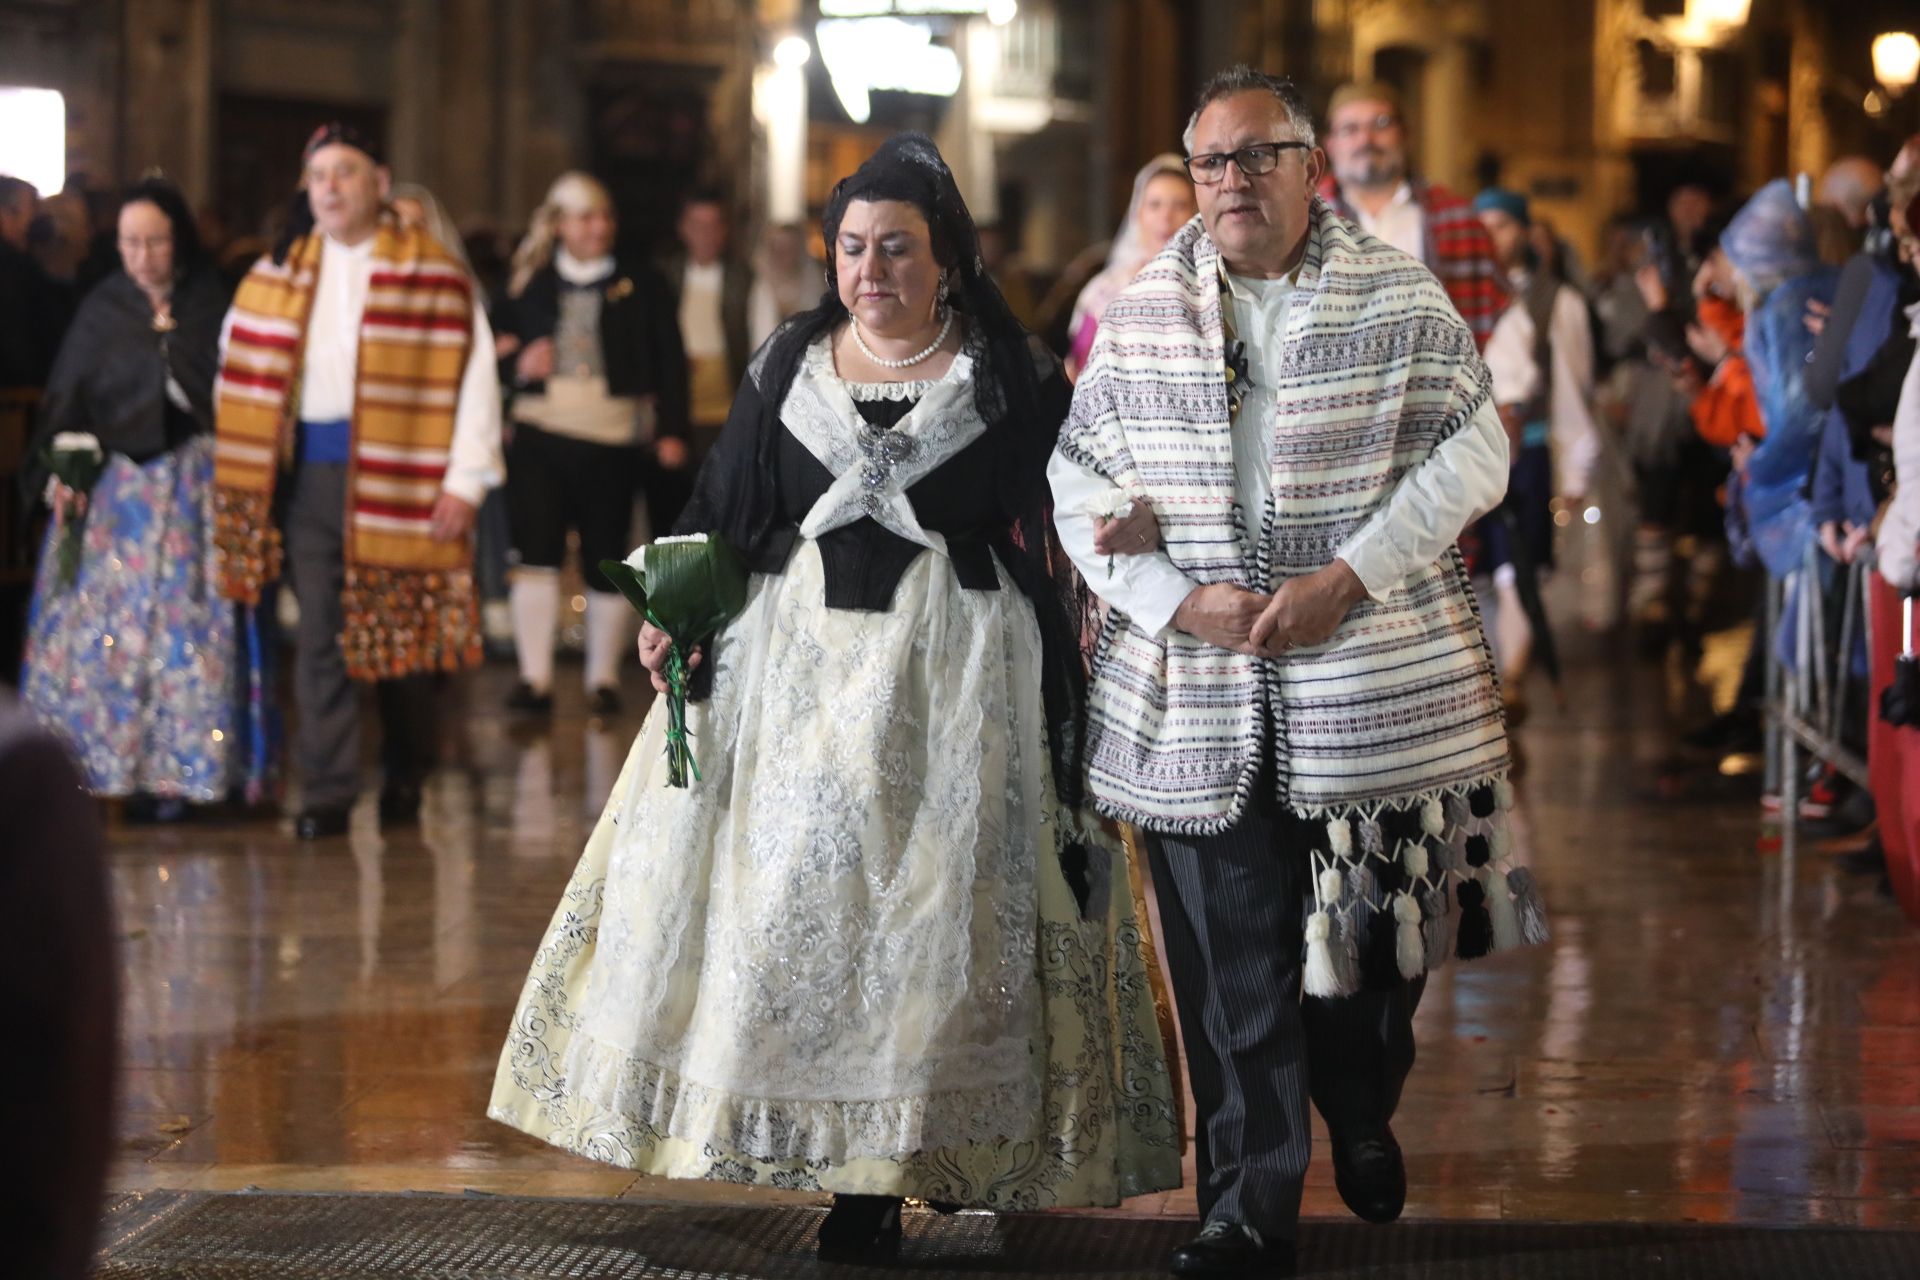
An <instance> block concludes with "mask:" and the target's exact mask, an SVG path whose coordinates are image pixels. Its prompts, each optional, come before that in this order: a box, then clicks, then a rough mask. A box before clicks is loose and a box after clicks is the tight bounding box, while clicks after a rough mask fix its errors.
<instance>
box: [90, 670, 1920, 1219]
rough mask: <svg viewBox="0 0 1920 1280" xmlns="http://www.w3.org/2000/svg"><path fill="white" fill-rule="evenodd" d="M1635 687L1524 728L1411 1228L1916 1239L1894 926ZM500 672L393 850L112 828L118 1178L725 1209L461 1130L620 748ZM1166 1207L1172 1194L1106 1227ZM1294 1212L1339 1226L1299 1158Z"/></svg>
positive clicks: (1912, 1083) (245, 831)
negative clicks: (515, 708) (1708, 766)
mask: <svg viewBox="0 0 1920 1280" xmlns="http://www.w3.org/2000/svg"><path fill="white" fill-rule="evenodd" d="M1630 677H1631V678H1630ZM1658 680H1659V677H1658V675H1657V673H1656V672H1654V671H1653V670H1651V669H1645V670H1641V671H1636V672H1632V673H1629V672H1627V671H1624V670H1607V669H1603V668H1596V667H1588V668H1586V669H1584V670H1582V671H1579V672H1578V673H1576V674H1575V676H1574V678H1573V681H1572V685H1571V690H1570V692H1571V695H1572V696H1571V700H1570V706H1571V710H1569V711H1567V712H1564V713H1562V712H1556V711H1554V710H1552V709H1551V708H1548V707H1544V706H1543V707H1537V708H1536V709H1535V712H1534V715H1533V719H1532V720H1531V721H1530V723H1529V724H1528V726H1527V728H1526V729H1525V731H1524V732H1525V735H1526V740H1527V746H1528V749H1529V758H1530V772H1529V774H1528V776H1527V777H1526V779H1525V780H1524V781H1523V782H1522V783H1521V785H1520V787H1519V792H1520V796H1521V803H1522V816H1523V817H1524V819H1525V823H1524V830H1523V831H1522V832H1521V840H1522V845H1521V847H1522V849H1523V851H1525V853H1526V854H1527V855H1529V856H1530V858H1531V861H1532V862H1533V865H1534V867H1535V869H1536V874H1537V875H1538V877H1539V880H1540V882H1541V885H1542V888H1543V890H1544V892H1545V893H1546V895H1547V899H1548V902H1549V905H1550V907H1551V909H1552V911H1553V919H1554V925H1555V935H1554V939H1553V942H1552V943H1551V944H1550V945H1549V946H1548V947H1545V948H1541V949H1537V950H1535V951H1532V952H1527V953H1521V954H1517V955H1512V956H1506V957H1496V958H1493V959H1491V960H1486V961H1480V962H1476V963H1474V964H1471V965H1466V966H1460V965H1454V966H1449V967H1448V968H1447V969H1446V970H1445V971H1444V972H1443V973H1441V974H1440V975H1439V976H1437V977H1436V979H1435V980H1434V981H1433V983H1432V984H1431V986H1430V987H1429V988H1428V993H1427V997H1426V1000H1425V1002H1424V1003H1423V1005H1422V1007H1421V1011H1420V1017H1419V1023H1418V1027H1419V1036H1420V1063H1419V1065H1418V1066H1417V1067H1416V1069H1415V1072H1414V1075H1413V1078H1412V1080H1411V1081H1410V1082H1409V1087H1408V1092H1407V1097H1406V1101H1405V1103H1404V1104H1403V1107H1402V1110H1401V1114H1400V1117H1399V1119H1398V1120H1397V1122H1396V1125H1395V1128H1396V1132H1397V1133H1398V1134H1399V1136H1400V1140H1401V1142H1402V1144H1403V1145H1404V1147H1405V1149H1406V1152H1407V1158H1408V1168H1409V1175H1410V1181H1411V1194H1410V1196H1409V1203H1408V1213H1409V1215H1410V1216H1415V1217H1453V1218H1463V1217H1471V1218H1499V1217H1506V1218H1523V1219H1563V1220H1618V1219H1635V1220H1657V1221H1677V1220H1701V1221H1716V1222H1717V1221H1747V1222H1774V1223H1796V1222H1820V1223H1834V1224H1860V1225H1869V1226H1895V1225H1900V1226H1916V1225H1920V1204H1917V1203H1916V1202H1915V1201H1914V1200H1913V1199H1912V1198H1911V1197H1912V1195H1913V1191H1914V1188H1915V1187H1916V1185H1920V932H1916V931H1914V930H1912V929H1910V928H1909V927H1908V926H1907V925H1906V924H1905V923H1904V922H1903V921H1902V919H1901V918H1900V916H1899V914H1898V912H1897V911H1896V910H1895V909H1894V907H1893V906H1892V904H1891V903H1890V902H1889V901H1888V900H1886V899H1884V898H1880V897H1877V896H1876V895H1875V894H1874V892H1873V888H1872V885H1871V884H1870V883H1868V882H1865V881H1862V880H1859V879H1857V878H1852V877H1848V876H1845V875H1843V874H1842V873H1840V872H1839V871H1837V870H1836V869H1835V868H1834V867H1832V866H1831V865H1830V864H1829V863H1827V862H1825V861H1824V860H1822V859H1821V858H1819V857H1818V856H1817V855H1814V854H1811V853H1804V852H1803V853H1802V854H1801V855H1800V858H1799V861H1798V864H1797V865H1796V866H1793V867H1791V868H1788V867H1783V866H1782V864H1781V862H1780V859H1779V857H1778V856H1777V854H1773V853H1767V852H1761V851H1758V850H1757V844H1756V837H1757V835H1758V834H1759V828H1758V814H1759V811H1758V807H1757V805H1756V804H1755V803H1754V801H1753V799H1752V798H1751V795H1750V791H1751V784H1750V783H1744V782H1737V781H1732V782H1729V781H1707V782H1705V783H1703V784H1702V787H1701V788H1700V789H1698V790H1697V792H1696V794H1694V795H1693V796H1692V797H1691V798H1689V799H1687V800H1685V801H1680V802H1676V801H1673V800H1670V799H1662V798H1658V797H1657V796H1656V788H1655V787H1654V786H1653V785H1652V772H1653V765H1654V764H1655V762H1657V761H1659V760H1661V759H1663V758H1665V757H1666V755H1667V754H1668V753H1669V751H1670V736H1671V735H1670V734H1668V732H1667V731H1666V730H1665V729H1664V727H1663V726H1662V725H1661V724H1660V722H1659V712H1658V698H1659V688H1658ZM509 683H510V676H509V674H508V673H507V671H506V670H504V669H502V668H497V667H496V668H489V669H488V670H486V671H485V672H483V673H481V674H480V675H479V676H477V677H475V678H474V679H472V680H471V681H469V682H468V683H467V685H466V686H465V687H464V688H463V689H461V690H459V691H458V694H457V696H460V698H461V701H462V702H463V703H464V704H465V708H466V710H465V713H464V714H450V715H449V716H448V723H449V724H456V725H460V726H461V729H460V732H459V740H458V741H457V742H453V743H449V744H448V751H449V766H448V767H447V768H446V769H444V770H442V771H441V772H440V773H439V774H438V775H436V777H435V779H434V781H433V783H432V785H431V788H430V791H429V795H428V799H427V803H426V808H425V816H424V822H423V824H422V827H421V828H420V830H418V831H417V832H406V833H402V834H392V833H389V834H387V835H385V836H383V835H382V834H381V833H380V832H379V831H378V830H377V829H376V827H375V824H374V821H373V817H374V815H373V813H372V811H371V804H370V803H368V804H366V805H363V808H362V811H361V812H360V813H358V814H356V818H355V827H354V830H353V833H352V835H351V837H350V838H349V839H347V840H344V841H335V842H332V843H328V844H320V845H300V844H298V843H296V842H295V841H294V840H293V839H292V838H291V835H290V834H289V832H288V830H287V828H286V825H285V824H284V823H281V824H271V823H264V822H262V823H252V824H244V823H236V824H231V825H213V824H193V825H184V826H180V827H175V828H164V829H157V830H156V829H153V828H117V829H116V831H115V833H114V858H113V873H114V880H115V886H116V891H117V902H118V909H119V912H120V929H121V933H122V936H123V938H124V941H123V944H122V945H123V968H124V982H125V1005H126V1007H125V1018H124V1021H125V1035H124V1057H123V1069H122V1072H121V1078H120V1080H121V1117H120V1124H121V1134H122V1139H121V1141H122V1146H121V1152H120V1157H119V1161H118V1163H117V1165H116V1168H115V1171H114V1176H113V1179H112V1181H113V1184H114V1186H115V1187H117V1188H119V1189H138V1188H142V1187H153V1186H164V1187H183V1188H199V1189H220V1188H233V1187H241V1186H248V1185H258V1186H261V1187H268V1188H279V1189H288V1190H319V1189H328V1190H376V1189H378V1190H400V1189H418V1190H452V1189H459V1188H475V1189H479V1190H485V1191H495V1192H518V1193H523V1194H535V1195H537V1194H554V1195H621V1194H625V1195H635V1196H642V1195H644V1196H649V1197H679V1198H685V1199H690V1200H692V1199H697V1200H704V1201H728V1202H739V1201H742V1200H743V1199H747V1198H749V1197H745V1196H743V1195H742V1193H741V1192H740V1191H739V1190H738V1189H736V1188H732V1187H728V1186H723V1185H713V1184H692V1183H666V1182H662V1181H659V1180H656V1179H641V1178H636V1177H635V1176H634V1175H632V1174H629V1173H624V1172H621V1171H619V1170H615V1169H610V1168H607V1167H604V1166H599V1165H595V1164H592V1163H590V1162H588V1161H584V1160H580V1159H576V1158H574V1157H571V1156H568V1155H565V1154H562V1153H560V1152H558V1151H554V1150H552V1149H550V1148H547V1147H545V1146H543V1145H541V1144H539V1143H537V1142H535V1141H533V1140H532V1139H529V1138H526V1137H523V1136H522V1135H520V1134H518V1133H515V1132H513V1131H511V1130H508V1129H506V1128H504V1127H502V1126H500V1125H497V1124H494V1123H492V1122H490V1121H488V1120H487V1119H486V1118H485V1117H484V1114H483V1112H484V1106H485V1100H486V1096H487V1093H488V1090H489V1087H490V1084H491V1077H492V1072H493V1067H494V1062H495V1058H496V1055H497V1054H498V1052H499V1047H500V1043H501V1040H502V1038H503V1036H504V1033H505V1029H506V1019H507V1017H508V1015H509V1011H510V1008H511V1003H512V1000H513V998H514V996H515V994H516V992H517V990H518V987H519V984H520V982H521V980H522V978H523V977H524V976H525V973H526V967H527V963H528V960H529V958H530V957H531V955H532V951H533V948H534V946H535V945H536V943H537V942H538V940H539V938H540V934H541V931H542V928H543V926H544V925H545V923H546V921H547V917H548V915H549V913H550V912H551V910H552V908H553V905H554V903H555V902H556V901H557V899H558V896H559V893H560V889H561V886H562V885H563V883H564V882H565V880H566V878H567V876H568V873H569V872H570V871H571V870H572V866H573V861H574V858H575V857H576V855H577V853H578V851H579V849H580V847H581V845H582V844H583V843H584V841H585V839H586V835H587V832H588V829H589V828H590V826H591V824H592V822H593V820H594V818H595V817H596V816H597V815H598V813H599V810H600V807H601V805H602V803H603V802H604V800H605V797H606V793H607V791H608V789H609V788H610V787H611V785H612V782H613V779H614V777H615V775H616V774H617V772H618V770H619V767H620V764H621V763H622V761H623V759H624V757H625V754H626V751H627V748H628V746H629V744H630V743H631V741H632V738H633V736H634V734H635V733H636V732H637V730H638V727H639V718H638V717H637V716H636V715H629V716H626V717H623V718H621V719H619V720H616V721H612V722H608V723H604V724H602V723H598V722H592V721H589V720H588V719H586V718H585V717H584V715H583V714H581V711H580V699H579V695H578V694H577V693H575V692H573V691H571V690H568V689H562V690H561V691H560V713H559V715H558V716H557V718H556V719H555V720H554V721H553V723H552V725H551V727H550V728H547V729H544V730H540V731H531V730H528V729H526V728H524V727H520V726H516V725H514V724H513V723H512V722H510V721H509V720H507V719H506V718H505V717H504V716H502V715H499V714H495V713H494V711H493V710H492V709H493V708H495V707H497V706H498V705H499V702H500V698H501V697H502V696H504V693H505V690H506V687H507V685H508V684H509ZM569 695H571V696H569ZM629 695H630V697H629V703H630V705H636V704H638V702H639V701H640V697H641V690H640V688H639V687H638V684H637V683H631V684H630V685H629ZM1709 777H1710V773H1709ZM1743 788H1744V789H1743ZM1323 1136H1324V1135H1323ZM1190 1171H1191V1164H1189V1174H1190ZM750 1198H751V1199H752V1200H753V1201H754V1202H756V1203H766V1202H771V1201H777V1200H783V1199H784V1200H801V1201H804V1200H807V1199H809V1197H806V1196H801V1195H781V1194H779V1193H766V1192H756V1193H753V1194H752V1195H751V1197H750ZM1193 1210H1194V1199H1193V1192H1192V1190H1191V1189H1187V1190H1183V1191H1176V1192H1170V1193H1167V1194H1164V1195H1160V1196H1153V1197H1147V1198H1145V1199H1142V1200H1139V1201H1133V1202H1130V1203H1129V1204H1128V1205H1127V1206H1126V1208H1125V1209H1124V1210H1123V1211H1124V1212H1136V1213H1146V1214H1172V1215H1191V1214H1192V1213H1193ZM1306 1212H1307V1213H1308V1214H1309V1215H1335V1214H1343V1213H1344V1210H1343V1208H1342V1206H1341V1205H1340V1202H1339V1200H1338V1197H1337V1196H1336V1195H1335V1194H1334V1191H1333V1187H1332V1174H1331V1171H1330V1168H1329V1164H1328V1161H1327V1159H1326V1155H1325V1149H1324V1147H1322V1148H1321V1150H1320V1151H1319V1153H1318V1154H1317V1156H1316V1159H1315V1164H1314V1169H1313V1172H1312V1174H1311V1175H1310V1179H1309V1186H1308V1193H1307V1204H1306Z"/></svg>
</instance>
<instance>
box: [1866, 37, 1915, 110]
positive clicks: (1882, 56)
mask: <svg viewBox="0 0 1920 1280" xmlns="http://www.w3.org/2000/svg"><path fill="white" fill-rule="evenodd" d="M1873 78H1874V79H1875V80H1878V81H1879V82H1880V83H1881V84H1883V85H1885V86H1887V88H1888V89H1889V90H1891V91H1892V92H1893V93H1895V94H1901V93H1905V92H1906V91H1907V90H1908V89H1911V88H1912V87H1913V82H1914V80H1915V79H1917V78H1920V40H1915V39H1914V38H1913V36H1912V34H1911V33H1909V32H1905V31H1889V32H1886V33H1885V34H1884V35H1878V36H1875V37H1874V38H1873Z"/></svg>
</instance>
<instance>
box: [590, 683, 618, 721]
mask: <svg viewBox="0 0 1920 1280" xmlns="http://www.w3.org/2000/svg"><path fill="white" fill-rule="evenodd" d="M587 714H589V715H596V716H617V715H619V714H620V691H619V690H618V689H616V688H614V687H613V686H612V685H607V684H603V685H601V686H600V687H599V688H598V689H595V690H594V691H593V692H592V693H591V694H589V695H588V696H587Z"/></svg>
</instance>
